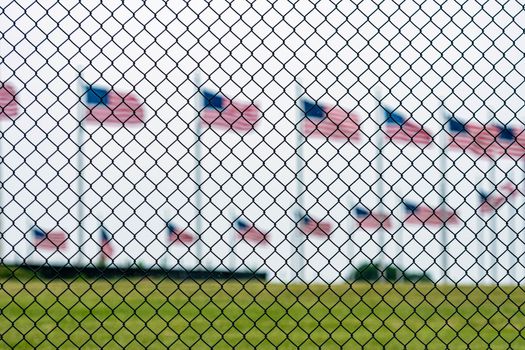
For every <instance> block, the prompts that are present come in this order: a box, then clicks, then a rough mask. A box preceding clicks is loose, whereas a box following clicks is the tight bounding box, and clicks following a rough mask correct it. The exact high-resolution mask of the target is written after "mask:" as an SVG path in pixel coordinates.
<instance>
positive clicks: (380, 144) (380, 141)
mask: <svg viewBox="0 0 525 350" xmlns="http://www.w3.org/2000/svg"><path fill="white" fill-rule="evenodd" d="M374 96H375V98H376V100H377V107H376V123H377V126H378V128H379V130H378V131H377V132H376V137H375V145H376V147H377V157H376V172H377V176H378V180H377V192H376V193H377V196H378V197H379V204H378V206H377V211H378V212H379V213H383V212H384V211H385V210H384V207H385V206H384V203H383V199H384V197H385V184H384V181H383V173H384V171H385V169H384V164H383V163H384V159H383V151H384V147H385V142H384V134H383V127H382V126H383V124H384V123H385V114H384V111H383V106H382V105H381V101H382V99H383V96H382V94H381V93H380V92H379V91H376V92H375V94H374ZM372 211H373V209H372V210H371V211H370V212H372ZM385 234H386V231H385V228H384V227H383V226H382V225H381V227H380V228H379V229H378V230H377V232H375V234H374V235H376V236H378V245H379V249H380V251H379V253H378V255H377V260H378V263H379V268H380V270H381V276H380V278H381V279H382V280H384V279H385V277H386V276H384V273H385V271H384V269H385V268H386V265H385V266H382V264H383V263H384V261H383V260H384V256H386V254H385V252H384V249H385Z"/></svg>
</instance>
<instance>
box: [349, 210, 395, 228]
mask: <svg viewBox="0 0 525 350" xmlns="http://www.w3.org/2000/svg"><path fill="white" fill-rule="evenodd" d="M354 214H355V219H356V221H357V222H358V224H359V227H360V228H362V229H363V230H365V231H376V230H378V229H380V228H383V229H385V230H390V229H392V220H391V219H390V216H391V215H388V214H385V213H379V212H377V211H376V212H371V211H370V210H368V209H366V208H365V207H363V206H357V207H356V208H355V209H354Z"/></svg>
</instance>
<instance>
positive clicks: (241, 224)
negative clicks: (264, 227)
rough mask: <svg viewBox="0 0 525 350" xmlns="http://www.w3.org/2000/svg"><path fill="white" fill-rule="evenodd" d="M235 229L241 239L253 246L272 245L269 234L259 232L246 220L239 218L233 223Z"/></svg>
mask: <svg viewBox="0 0 525 350" xmlns="http://www.w3.org/2000/svg"><path fill="white" fill-rule="evenodd" d="M233 227H234V228H235V230H236V231H237V235H238V236H239V238H240V239H242V240H244V241H246V242H248V243H250V244H252V245H255V246H257V245H268V244H270V236H269V234H268V233H264V232H261V231H259V230H258V229H257V228H256V227H255V226H254V225H253V224H252V223H250V222H248V221H247V220H245V219H242V218H239V219H237V220H235V222H234V223H233Z"/></svg>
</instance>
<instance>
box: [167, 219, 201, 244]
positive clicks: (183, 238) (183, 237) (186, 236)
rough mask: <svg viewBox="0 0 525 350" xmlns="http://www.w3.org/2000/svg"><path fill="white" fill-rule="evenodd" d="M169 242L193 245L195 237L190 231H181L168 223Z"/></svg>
mask: <svg viewBox="0 0 525 350" xmlns="http://www.w3.org/2000/svg"><path fill="white" fill-rule="evenodd" d="M167 227H168V242H169V243H175V244H183V245H187V246H189V245H191V244H192V243H193V242H194V241H195V235H194V234H193V233H192V232H189V231H188V230H181V229H180V228H179V227H177V226H176V225H174V224H172V223H168V226H167Z"/></svg>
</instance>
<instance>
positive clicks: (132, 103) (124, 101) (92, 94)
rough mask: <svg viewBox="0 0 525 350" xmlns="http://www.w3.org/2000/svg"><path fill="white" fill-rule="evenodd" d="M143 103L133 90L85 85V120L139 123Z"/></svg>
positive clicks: (142, 119) (142, 115)
mask: <svg viewBox="0 0 525 350" xmlns="http://www.w3.org/2000/svg"><path fill="white" fill-rule="evenodd" d="M143 105H144V103H143V102H142V101H140V100H139V98H138V96H137V95H136V94H134V93H133V92H117V91H114V90H110V89H104V88H99V87H94V86H90V87H86V93H85V106H86V121H87V122H92V123H111V124H141V123H143V122H144V107H143Z"/></svg>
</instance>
